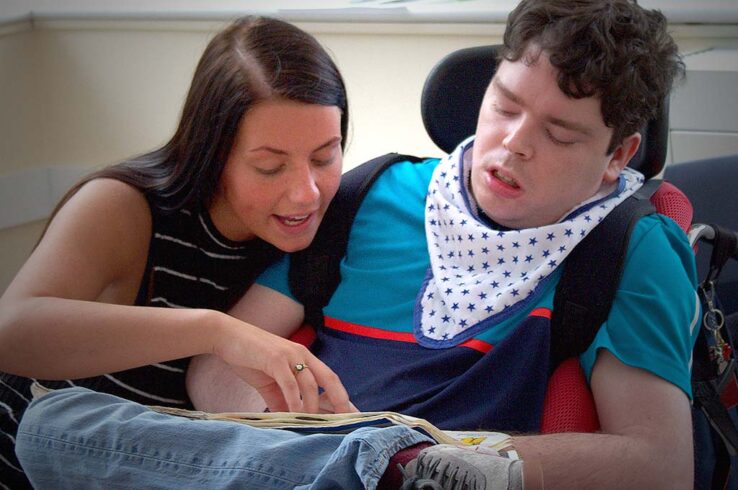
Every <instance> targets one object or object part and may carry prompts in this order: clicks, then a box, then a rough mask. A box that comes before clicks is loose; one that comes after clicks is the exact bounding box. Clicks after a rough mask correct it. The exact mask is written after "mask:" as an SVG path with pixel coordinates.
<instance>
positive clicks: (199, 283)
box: [0, 210, 282, 489]
mask: <svg viewBox="0 0 738 490" xmlns="http://www.w3.org/2000/svg"><path fill="white" fill-rule="evenodd" d="M149 248H150V249H149V257H148V262H147V264H146V270H145V273H144V277H143V281H142V283H141V287H140V289H139V292H138V296H137V299H136V304H137V305H148V306H157V307H163V308H208V309H214V310H219V311H227V310H228V309H229V308H230V307H231V306H233V304H234V303H235V302H236V301H237V300H238V299H239V298H240V297H241V296H242V295H243V293H244V292H245V291H246V289H248V287H249V286H250V285H251V284H252V283H253V281H254V280H255V279H256V277H257V276H258V275H259V274H260V273H261V272H262V271H263V270H264V269H265V268H266V267H267V266H269V265H270V264H272V263H273V262H275V261H276V260H277V259H278V258H280V257H281V256H282V252H281V251H280V250H278V249H277V248H275V247H274V246H272V245H270V244H268V243H266V242H264V241H262V240H260V239H258V238H256V239H253V240H248V241H245V242H233V241H231V240H229V239H227V238H225V237H224V236H223V235H222V234H221V233H220V232H218V230H217V229H216V228H215V226H214V225H213V223H212V221H211V220H210V217H209V215H208V213H207V212H205V211H203V210H191V211H190V210H180V211H177V212H175V213H173V214H161V213H157V212H156V211H154V212H153V226H152V236H151V241H150V246H149ZM188 362H189V358H186V359H176V360H172V361H167V362H161V363H158V364H152V365H149V366H143V367H139V368H134V369H129V370H126V371H121V372H117V373H110V374H105V375H103V376H96V377H92V378H84V379H76V380H66V381H45V380H39V381H40V382H41V383H42V384H43V385H44V386H48V387H49V388H55V389H58V388H64V387H69V386H84V387H87V388H90V389H93V390H96V391H102V392H106V393H112V394H114V395H117V396H120V397H123V398H127V399H130V400H134V401H136V402H139V403H143V404H147V405H165V406H174V407H180V408H192V404H191V402H190V400H189V398H188V396H187V392H186V389H185V371H186V369H187V364H188ZM32 381H33V380H31V379H29V378H23V377H19V376H13V375H10V374H7V373H2V372H0V475H2V477H1V478H0V489H3V486H7V487H9V488H21V487H22V486H23V485H22V483H23V481H24V480H25V479H24V478H23V475H22V473H20V468H19V465H18V462H17V460H16V458H15V454H14V451H13V446H14V443H15V439H14V436H15V433H16V432H17V428H18V421H19V420H20V417H21V415H22V413H23V412H24V411H25V408H26V406H27V405H28V403H29V402H30V400H31V394H30V385H31V383H32Z"/></svg>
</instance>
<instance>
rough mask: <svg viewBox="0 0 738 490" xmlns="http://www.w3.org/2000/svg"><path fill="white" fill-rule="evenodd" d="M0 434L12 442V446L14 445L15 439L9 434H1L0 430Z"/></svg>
mask: <svg viewBox="0 0 738 490" xmlns="http://www.w3.org/2000/svg"><path fill="white" fill-rule="evenodd" d="M17 423H18V422H16V424H17ZM0 434H2V435H4V436H5V437H7V438H8V439H10V442H12V443H13V444H15V437H13V436H11V435H10V434H8V433H7V432H3V431H1V430H0Z"/></svg>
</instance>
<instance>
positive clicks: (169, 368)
mask: <svg viewBox="0 0 738 490" xmlns="http://www.w3.org/2000/svg"><path fill="white" fill-rule="evenodd" d="M152 366H155V367H158V368H159V369H163V370H165V371H171V372H173V373H184V369H182V368H178V367H174V366H167V365H166V364H160V363H158V362H157V363H156V364H152Z"/></svg>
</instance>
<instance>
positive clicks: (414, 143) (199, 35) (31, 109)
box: [0, 13, 738, 291]
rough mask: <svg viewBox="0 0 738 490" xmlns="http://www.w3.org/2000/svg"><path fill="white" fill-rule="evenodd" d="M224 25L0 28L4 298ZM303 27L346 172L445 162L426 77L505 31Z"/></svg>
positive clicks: (140, 143) (694, 42) (690, 40)
mask: <svg viewBox="0 0 738 490" xmlns="http://www.w3.org/2000/svg"><path fill="white" fill-rule="evenodd" d="M0 14H1V13H0ZM0 17H2V15H0ZM224 22H225V21H224V19H216V20H166V19H161V18H158V19H154V20H151V19H146V18H135V19H129V20H115V19H112V18H77V17H74V16H59V17H53V16H51V17H48V16H47V17H43V18H42V17H38V18H36V19H35V20H33V21H31V20H28V19H26V20H20V21H17V22H12V23H7V22H6V23H5V24H4V25H3V24H0V291H2V290H4V288H5V287H6V285H7V284H8V283H9V281H10V279H11V278H12V276H13V275H14V274H15V272H16V271H17V270H18V268H19V267H20V265H21V263H22V261H23V260H24V258H25V256H26V255H27V253H28V251H29V250H30V247H31V246H32V244H33V243H34V242H35V240H36V239H37V237H38V234H39V233H40V230H41V228H42V225H43V222H42V221H43V219H44V218H45V216H46V213H47V212H48V210H49V209H50V208H51V206H52V205H53V203H54V202H55V201H56V199H58V197H59V195H60V194H61V192H62V191H63V189H65V188H66V187H67V186H68V185H69V184H70V183H71V182H73V181H74V180H75V179H76V178H77V177H78V176H79V175H81V174H82V173H83V172H86V171H88V170H90V169H92V168H94V167H98V166H101V165H107V164H110V163H113V162H116V161H119V160H121V159H123V158H126V157H128V156H131V155H133V154H136V153H139V152H142V151H146V150H149V149H151V148H153V147H155V146H157V145H159V144H161V143H163V142H164V141H165V140H166V139H167V138H168V137H169V136H170V135H171V133H172V131H173V128H174V127H175V124H176V121H177V118H178V116H179V111H180V108H181V104H182V101H183V98H184V96H185V93H186V90H187V88H188V85H189V80H190V77H191V74H192V71H193V69H194V66H195V63H196V62H197V59H198V57H199V55H200V53H201V52H202V50H203V48H204V46H205V44H206V42H207V40H208V39H209V38H210V36H211V35H212V34H213V33H214V32H216V31H217V30H218V29H219V28H221V27H222V26H223V25H224ZM298 24H299V25H300V26H301V27H303V28H305V29H306V30H308V31H309V32H312V33H314V34H315V35H316V36H317V37H318V39H319V40H320V41H321V42H323V43H324V45H325V46H326V47H327V48H328V50H329V51H331V52H332V53H333V55H334V57H335V59H336V61H337V63H338V65H339V67H340V68H341V70H342V72H343V74H344V76H345V79H346V82H347V86H348V92H349V102H350V105H351V119H352V124H351V133H350V138H349V146H348V152H347V154H346V164H347V167H352V166H354V165H356V164H358V163H360V162H362V161H365V160H367V159H369V158H371V157H373V156H377V155H379V154H382V153H386V152H388V151H401V152H405V153H413V154H419V155H429V156H432V155H439V154H440V152H439V150H437V149H436V148H435V146H434V145H433V144H432V143H431V142H430V140H429V139H428V137H427V136H426V135H425V131H424V129H423V126H422V123H421V120H420V92H421V88H422V84H423V81H424V79H425V76H426V74H427V73H428V72H429V71H430V69H431V67H432V66H433V65H434V64H435V63H436V62H437V61H438V60H439V59H440V58H441V57H442V56H443V55H445V54H446V53H448V52H451V51H453V50H455V49H458V48H461V47H465V46H474V45H480V44H489V43H496V42H499V41H500V37H501V33H502V25H501V24H499V23H464V24H453V23H451V24H437V23H433V24H428V23H412V24H408V23H318V22H302V23H298ZM737 25H738V24H737ZM737 25H727V26H725V25H722V26H721V25H710V26H706V27H705V26H703V27H694V26H678V25H676V26H674V27H675V35H676V37H677V39H678V40H679V41H680V45H681V44H683V46H684V49H685V50H701V49H705V48H706V47H710V46H728V47H731V46H732V47H736V48H738V27H737ZM734 129H735V130H736V131H738V122H736V124H735V126H734ZM736 152H738V148H737V149H736Z"/></svg>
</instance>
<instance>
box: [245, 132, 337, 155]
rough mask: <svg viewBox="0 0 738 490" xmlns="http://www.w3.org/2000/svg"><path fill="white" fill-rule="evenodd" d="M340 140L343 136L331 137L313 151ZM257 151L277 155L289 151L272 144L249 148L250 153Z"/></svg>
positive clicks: (285, 153)
mask: <svg viewBox="0 0 738 490" xmlns="http://www.w3.org/2000/svg"><path fill="white" fill-rule="evenodd" d="M340 141H341V137H340V136H335V137H333V138H331V139H329V140H328V141H326V142H325V143H323V144H322V145H320V146H318V147H317V148H316V149H314V150H313V151H312V152H311V153H315V152H316V151H320V150H323V149H325V148H328V147H329V146H333V145H335V144H336V143H338V142H340ZM257 151H268V152H270V153H274V154H275V155H287V152H286V151H284V150H280V149H279V148H272V147H271V146H268V145H263V146H258V147H256V148H252V149H250V150H249V153H253V152H257Z"/></svg>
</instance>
